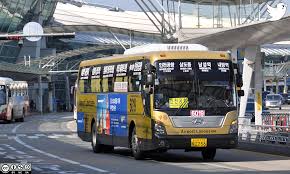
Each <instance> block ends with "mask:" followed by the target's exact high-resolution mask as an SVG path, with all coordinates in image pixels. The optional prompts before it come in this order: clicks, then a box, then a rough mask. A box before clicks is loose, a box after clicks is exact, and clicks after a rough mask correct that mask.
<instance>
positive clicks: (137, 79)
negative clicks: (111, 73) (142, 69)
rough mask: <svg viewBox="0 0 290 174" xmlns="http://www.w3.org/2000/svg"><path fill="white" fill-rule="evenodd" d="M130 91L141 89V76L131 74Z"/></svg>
mask: <svg viewBox="0 0 290 174" xmlns="http://www.w3.org/2000/svg"><path fill="white" fill-rule="evenodd" d="M129 91H130V92H139V91H141V76H129Z"/></svg>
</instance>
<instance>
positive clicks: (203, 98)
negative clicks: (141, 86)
mask: <svg viewBox="0 0 290 174" xmlns="http://www.w3.org/2000/svg"><path fill="white" fill-rule="evenodd" d="M156 67H157V68H156V69H157V78H156V82H155V91H154V94H155V95H154V96H155V97H154V104H155V109H159V110H165V111H172V113H173V114H175V115H184V114H185V115H188V114H189V112H190V110H205V111H206V115H208V114H210V115H211V114H222V113H225V112H228V111H229V110H233V108H234V107H236V102H235V87H234V82H233V74H232V69H231V68H232V67H231V64H230V62H229V61H224V60H206V61H201V60H195V61H193V60H190V61H189V60H188V61H187V60H185V61H184V60H182V61H170V62H164V61H162V62H157V64H156Z"/></svg>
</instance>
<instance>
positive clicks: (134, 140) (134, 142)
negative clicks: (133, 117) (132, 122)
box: [131, 127, 144, 160]
mask: <svg viewBox="0 0 290 174" xmlns="http://www.w3.org/2000/svg"><path fill="white" fill-rule="evenodd" d="M131 147H132V153H133V156H134V158H135V159H136V160H141V159H143V158H144V156H143V155H144V152H142V151H141V150H140V146H139V143H138V137H137V134H136V128H135V127H134V129H133V131H132V137H131Z"/></svg>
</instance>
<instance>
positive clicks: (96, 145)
mask: <svg viewBox="0 0 290 174" xmlns="http://www.w3.org/2000/svg"><path fill="white" fill-rule="evenodd" d="M91 135H92V138H91V139H92V140H91V143H92V148H93V151H94V152H95V153H100V152H101V151H102V145H101V144H100V143H99V142H98V140H97V129H96V122H94V123H93V126H92V130H91Z"/></svg>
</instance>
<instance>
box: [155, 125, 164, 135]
mask: <svg viewBox="0 0 290 174" xmlns="http://www.w3.org/2000/svg"><path fill="white" fill-rule="evenodd" d="M154 130H155V135H166V129H165V126H164V125H163V124H162V123H155V126H154Z"/></svg>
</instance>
